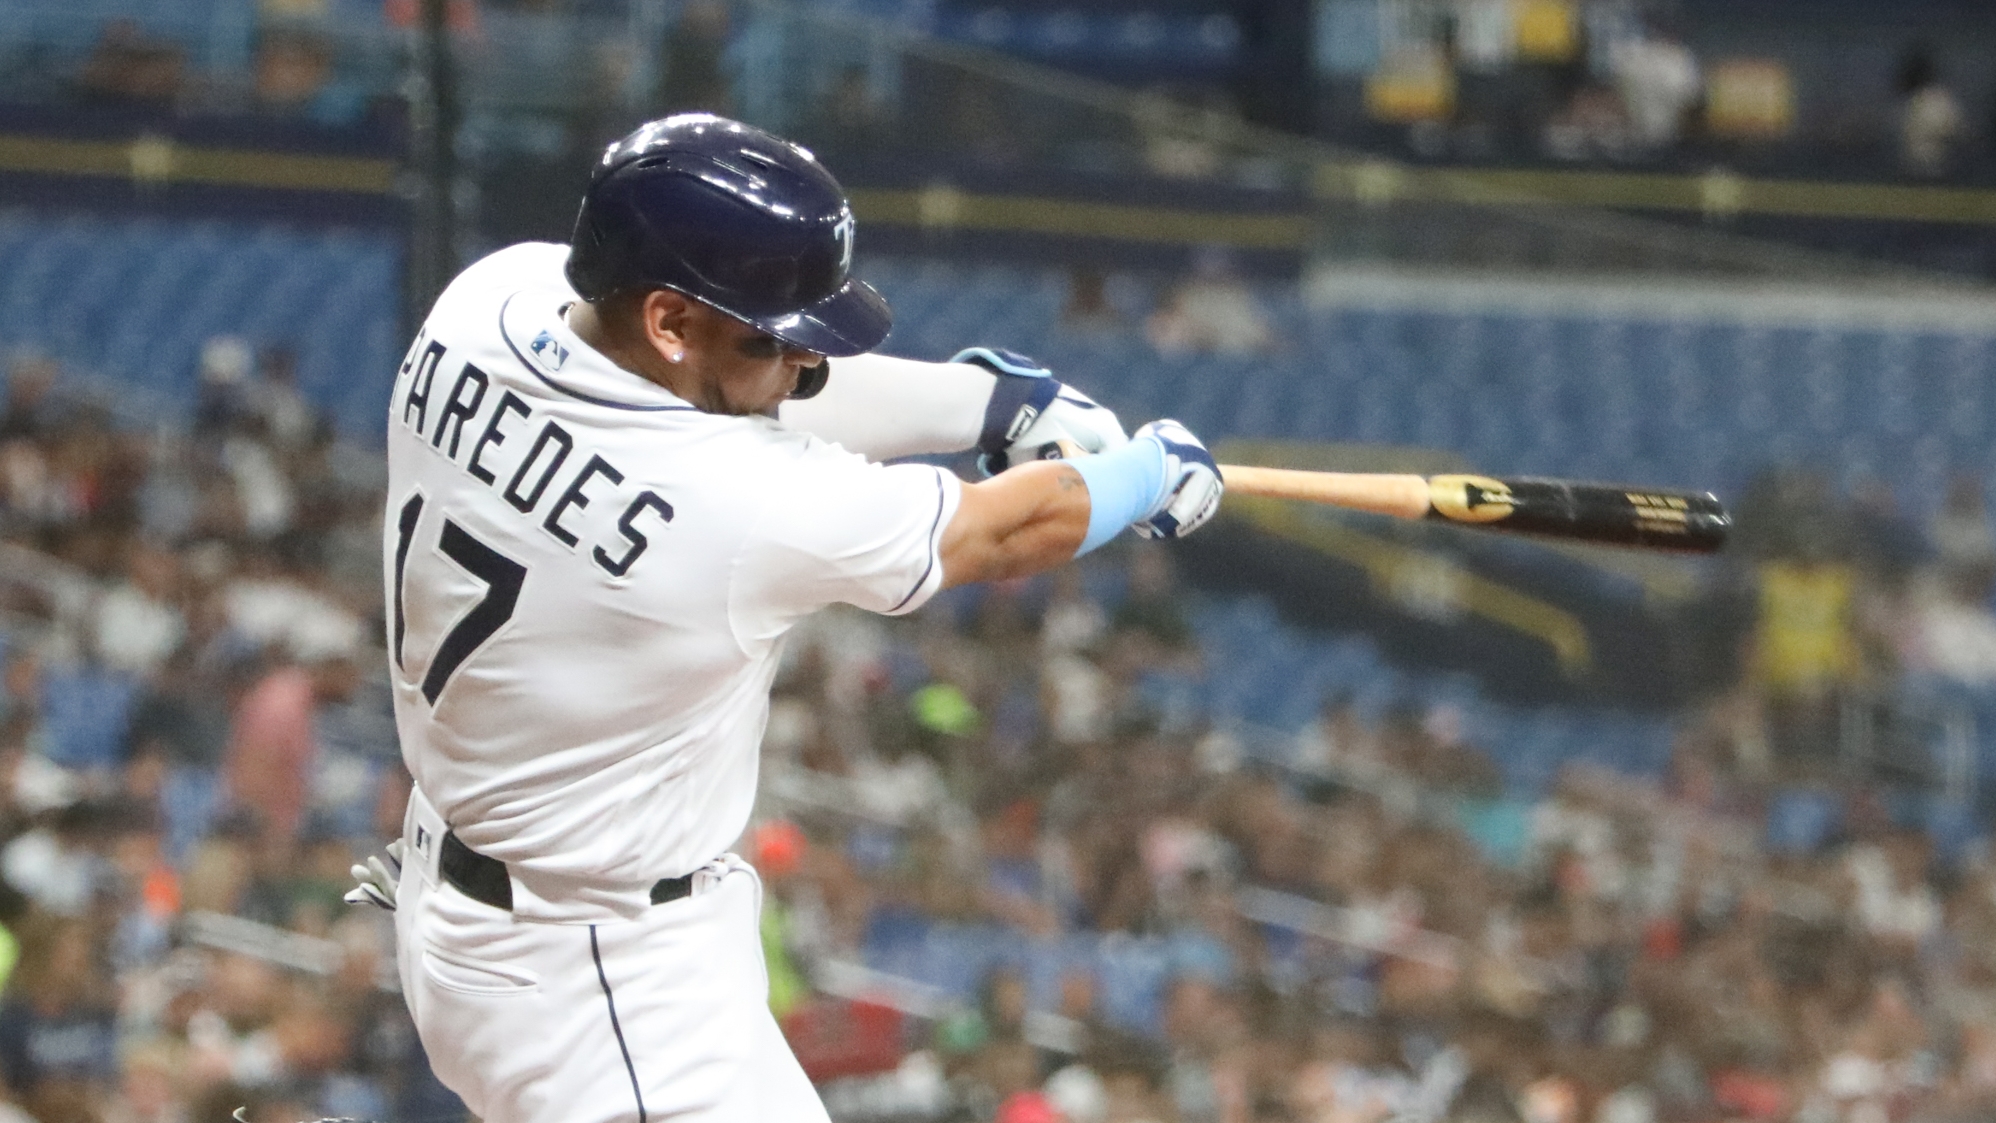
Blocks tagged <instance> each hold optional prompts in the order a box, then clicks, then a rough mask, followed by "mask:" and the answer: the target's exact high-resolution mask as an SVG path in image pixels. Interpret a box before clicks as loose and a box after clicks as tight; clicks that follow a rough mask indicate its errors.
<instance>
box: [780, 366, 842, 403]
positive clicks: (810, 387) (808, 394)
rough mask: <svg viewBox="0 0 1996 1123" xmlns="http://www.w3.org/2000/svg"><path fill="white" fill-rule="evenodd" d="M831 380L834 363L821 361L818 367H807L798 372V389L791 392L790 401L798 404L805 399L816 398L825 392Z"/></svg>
mask: <svg viewBox="0 0 1996 1123" xmlns="http://www.w3.org/2000/svg"><path fill="white" fill-rule="evenodd" d="M831 380H832V361H831V360H830V359H819V360H818V365H817V366H814V367H805V368H804V369H803V370H800V371H798V372H797V388H796V389H795V390H792V391H790V400H791V401H793V402H796V401H802V400H803V399H805V398H815V397H817V396H818V394H819V393H820V392H822V391H823V390H824V388H825V383H827V382H830V381H831Z"/></svg>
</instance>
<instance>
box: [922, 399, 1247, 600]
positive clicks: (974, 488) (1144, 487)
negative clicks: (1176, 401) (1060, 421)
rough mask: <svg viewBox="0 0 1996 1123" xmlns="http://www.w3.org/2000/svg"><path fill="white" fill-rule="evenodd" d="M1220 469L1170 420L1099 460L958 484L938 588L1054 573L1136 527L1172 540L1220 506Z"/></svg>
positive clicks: (1028, 467)
mask: <svg viewBox="0 0 1996 1123" xmlns="http://www.w3.org/2000/svg"><path fill="white" fill-rule="evenodd" d="M1221 490H1222V485H1221V481H1220V472H1219V468H1218V467H1217V466H1216V465H1215V464H1214V463H1213V457H1212V455H1211V454H1209V453H1208V452H1207V451H1206V447H1205V446H1204V445H1202V444H1200V443H1199V439H1198V438H1197V437H1195V436H1193V435H1192V433H1191V432H1190V431H1189V430H1187V429H1186V428H1185V427H1184V426H1183V425H1180V424H1178V423H1177V422H1175V421H1154V422H1152V423H1151V424H1149V425H1146V426H1144V427H1143V428H1142V429H1140V430H1138V431H1137V436H1136V439H1134V440H1132V441H1130V442H1129V443H1127V444H1125V445H1123V446H1122V447H1121V448H1117V449H1113V450H1111V451H1109V452H1106V453H1103V454H1101V455H1099V456H1088V457H1083V458H1081V459H1078V460H1070V461H1046V462H1042V463H1033V464H1023V465H1020V466H1019V467H1017V468H1013V469H1012V470H1010V471H1008V472H1003V473H1000V474H999V475H996V476H993V477H992V478H990V479H988V480H985V481H983V482H981V483H975V484H965V485H964V487H963V493H962V497H961V499H960V500H959V501H958V504H957V509H956V514H955V516H954V517H952V518H951V519H950V522H949V525H948V526H947V527H946V528H945V529H944V531H943V536H942V541H941V545H940V548H939V550H938V555H939V557H940V558H941V561H942V570H943V584H944V585H945V586H951V585H966V584H969V583H971V582H973V581H999V580H1004V579H1006V578H1009V577H1023V576H1026V575H1027V574H1031V573H1038V572H1040V571H1042V570H1047V569H1052V568H1054V567H1055V566H1058V565H1061V564H1062V563H1064V562H1067V561H1069V560H1070V559H1072V558H1074V557H1075V556H1077V555H1079V554H1085V553H1087V552H1088V551H1090V550H1093V549H1095V548H1096V547H1097V546H1100V545H1102V544H1103V543H1104V542H1107V541H1109V540H1110V539H1111V538H1114V537H1115V536H1116V535H1117V534H1119V533H1121V531H1122V530H1123V528H1124V527H1127V526H1135V527H1136V528H1137V530H1138V532H1139V533H1141V534H1144V535H1145V536H1147V537H1152V538H1178V537H1182V536H1184V535H1186V534H1190V533H1191V532H1192V531H1194V530H1196V529H1198V527H1199V526H1200V525H1201V524H1203V523H1205V522H1206V520H1208V519H1210V518H1212V517H1213V514H1214V512H1216V511H1218V510H1219V507H1220V493H1221Z"/></svg>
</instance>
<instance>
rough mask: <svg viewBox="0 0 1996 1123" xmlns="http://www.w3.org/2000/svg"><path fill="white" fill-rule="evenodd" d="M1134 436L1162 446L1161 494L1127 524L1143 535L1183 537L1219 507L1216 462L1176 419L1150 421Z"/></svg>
mask: <svg viewBox="0 0 1996 1123" xmlns="http://www.w3.org/2000/svg"><path fill="white" fill-rule="evenodd" d="M1135 439H1136V440H1139V441H1143V440H1151V441H1156V442H1157V443H1158V444H1160V445H1162V446H1163V447H1164V480H1165V487H1164V495H1163V496H1162V497H1161V499H1160V501H1159V503H1158V504H1157V506H1155V507H1154V508H1152V509H1151V513H1150V514H1149V516H1147V517H1145V518H1143V519H1140V520H1138V521H1137V522H1135V523H1132V524H1131V525H1132V526H1134V527H1135V528H1136V531H1137V533H1138V534H1141V535H1143V536H1144V537H1145V538H1183V537H1185V536H1186V535H1188V534H1190V533H1192V532H1193V531H1195V530H1198V529H1199V528H1200V527H1202V526H1204V525H1206V522H1207V520H1208V519H1211V518H1212V517H1213V516H1214V515H1215V514H1216V513H1218V512H1219V510H1220V495H1221V493H1222V492H1224V491H1225V490H1226V483H1225V482H1224V481H1223V480H1221V478H1220V466H1219V465H1218V464H1216V463H1214V461H1213V454H1212V453H1210V452H1207V451H1206V446H1205V445H1204V444H1201V443H1200V441H1199V438H1198V437H1195V436H1193V435H1192V430H1190V429H1187V428H1186V427H1185V426H1183V425H1180V424H1179V423H1178V422H1176V421H1170V420H1166V421H1153V422H1151V423H1150V424H1148V425H1146V426H1144V427H1143V428H1141V429H1138V430H1137V434H1136V437H1135Z"/></svg>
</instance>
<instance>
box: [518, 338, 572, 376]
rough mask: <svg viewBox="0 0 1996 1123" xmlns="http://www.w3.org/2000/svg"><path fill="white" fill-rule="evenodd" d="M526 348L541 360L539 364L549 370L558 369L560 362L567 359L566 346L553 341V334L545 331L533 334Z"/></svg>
mask: <svg viewBox="0 0 1996 1123" xmlns="http://www.w3.org/2000/svg"><path fill="white" fill-rule="evenodd" d="M527 349H528V350H529V351H532V352H533V353H534V357H535V358H537V359H539V360H540V361H541V365H542V366H544V367H546V368H548V369H549V370H560V369H561V364H563V363H565V362H567V361H568V348H566V347H563V346H562V345H561V344H559V343H557V342H555V338H554V336H552V335H550V334H548V333H547V332H542V333H540V334H539V335H537V336H535V337H534V341H533V342H532V343H530V344H528V345H527Z"/></svg>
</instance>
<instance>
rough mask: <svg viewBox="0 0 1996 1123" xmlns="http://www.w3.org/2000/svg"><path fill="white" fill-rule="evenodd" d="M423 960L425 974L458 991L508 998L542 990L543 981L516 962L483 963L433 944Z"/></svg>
mask: <svg viewBox="0 0 1996 1123" xmlns="http://www.w3.org/2000/svg"><path fill="white" fill-rule="evenodd" d="M422 959H423V974H424V975H425V976H427V977H428V978H429V980H430V982H432V983H434V984H436V985H437V986H439V987H442V988H443V989H445V990H448V991H454V992H456V993H458V994H470V995H477V996H479V997H483V998H504V997H507V996H510V995H524V994H533V993H535V992H537V991H539V990H540V989H541V982H540V980H539V979H538V978H536V977H535V976H534V974H533V973H532V972H530V971H526V970H524V969H522V968H519V967H516V966H513V965H512V964H504V963H480V962H478V961H476V960H472V959H467V958H464V957H463V956H458V955H452V954H449V953H447V952H442V951H438V950H437V949H436V948H434V947H430V946H425V947H424V948H423V952H422Z"/></svg>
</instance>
